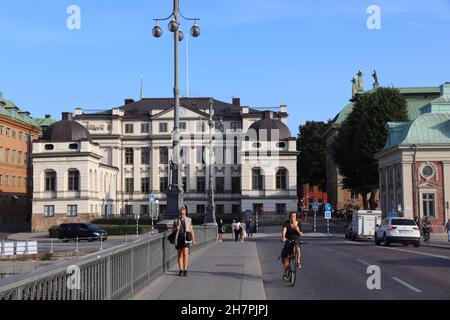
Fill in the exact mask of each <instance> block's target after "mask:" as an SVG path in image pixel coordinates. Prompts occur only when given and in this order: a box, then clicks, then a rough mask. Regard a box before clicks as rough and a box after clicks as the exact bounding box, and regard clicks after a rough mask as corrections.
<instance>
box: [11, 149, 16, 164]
mask: <svg viewBox="0 0 450 320" xmlns="http://www.w3.org/2000/svg"><path fill="white" fill-rule="evenodd" d="M11 162H12V163H16V150H13V152H12V161H11Z"/></svg>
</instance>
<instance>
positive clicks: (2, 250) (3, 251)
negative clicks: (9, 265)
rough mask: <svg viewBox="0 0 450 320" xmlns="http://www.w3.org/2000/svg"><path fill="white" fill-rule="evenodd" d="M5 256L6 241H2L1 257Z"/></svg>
mask: <svg viewBox="0 0 450 320" xmlns="http://www.w3.org/2000/svg"><path fill="white" fill-rule="evenodd" d="M4 255H5V241H4V240H2V243H1V247H0V256H4Z"/></svg>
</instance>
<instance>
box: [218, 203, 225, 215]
mask: <svg viewBox="0 0 450 320" xmlns="http://www.w3.org/2000/svg"><path fill="white" fill-rule="evenodd" d="M224 213H225V205H223V204H217V205H216V214H220V215H223V214H224Z"/></svg>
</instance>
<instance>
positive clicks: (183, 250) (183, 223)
mask: <svg viewBox="0 0 450 320" xmlns="http://www.w3.org/2000/svg"><path fill="white" fill-rule="evenodd" d="M173 228H174V229H175V230H177V234H176V237H175V249H177V251H178V267H179V268H180V272H179V273H178V275H179V276H185V277H186V276H187V268H188V257H189V248H190V246H191V243H192V244H193V245H194V246H195V245H196V241H195V234H194V228H193V227H192V219H191V218H188V217H187V216H186V208H185V207H182V208H181V209H180V211H179V217H178V219H176V220H175V221H174V223H173ZM189 237H190V238H191V239H186V238H189Z"/></svg>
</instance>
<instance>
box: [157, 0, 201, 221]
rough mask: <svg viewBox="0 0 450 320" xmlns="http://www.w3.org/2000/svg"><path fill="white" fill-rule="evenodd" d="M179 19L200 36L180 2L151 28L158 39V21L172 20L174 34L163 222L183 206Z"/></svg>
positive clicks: (174, 4) (194, 35) (171, 26)
mask: <svg viewBox="0 0 450 320" xmlns="http://www.w3.org/2000/svg"><path fill="white" fill-rule="evenodd" d="M181 18H183V19H185V20H189V21H195V23H194V25H193V26H192V28H191V32H190V33H191V35H192V36H193V37H195V38H196V37H198V36H200V27H199V26H198V24H197V21H198V20H199V19H197V18H186V17H184V16H183V15H182V14H181V12H180V0H173V12H172V14H171V15H170V16H169V17H168V18H163V19H154V21H156V25H155V27H153V30H152V34H153V36H154V37H155V38H160V37H161V36H162V34H163V31H162V29H161V27H160V26H159V21H165V20H169V19H172V20H171V21H170V22H169V30H170V32H172V33H173V34H174V88H173V93H174V99H175V108H174V127H173V132H172V133H173V149H172V161H171V162H170V172H171V177H172V178H171V182H170V186H169V190H168V191H167V210H166V212H165V214H164V217H163V218H164V219H163V220H170V219H175V218H176V217H178V210H179V208H181V206H182V205H183V192H182V191H181V189H180V187H179V180H180V170H179V155H180V153H179V143H180V134H179V109H180V70H179V69H180V65H179V60H180V59H179V55H180V50H179V42H181V41H182V40H183V38H184V34H183V32H182V31H181V30H180V20H181Z"/></svg>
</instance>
